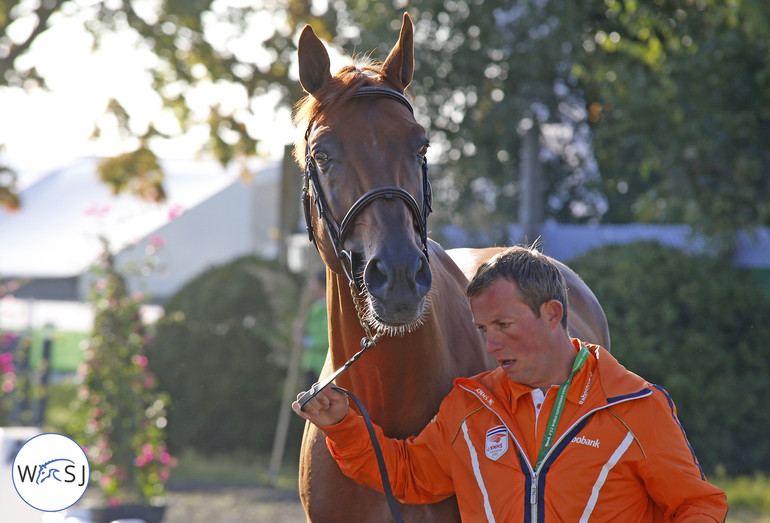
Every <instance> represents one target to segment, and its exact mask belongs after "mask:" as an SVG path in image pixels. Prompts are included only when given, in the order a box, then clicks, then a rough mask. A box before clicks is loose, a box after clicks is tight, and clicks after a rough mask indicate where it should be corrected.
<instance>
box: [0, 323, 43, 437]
mask: <svg viewBox="0 0 770 523" xmlns="http://www.w3.org/2000/svg"><path fill="white" fill-rule="evenodd" d="M30 345H31V340H30V338H29V336H26V335H21V336H20V335H18V334H16V333H14V332H4V331H0V426H3V425H30V424H32V423H33V418H34V412H33V410H32V409H33V403H34V402H35V401H37V400H38V399H39V397H40V393H41V391H40V389H39V387H36V386H35V383H34V382H33V380H32V379H30V378H31V377H32V376H31V372H30V368H29V352H30Z"/></svg>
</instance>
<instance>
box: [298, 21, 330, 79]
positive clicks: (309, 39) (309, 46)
mask: <svg viewBox="0 0 770 523" xmlns="http://www.w3.org/2000/svg"><path fill="white" fill-rule="evenodd" d="M297 54H298V56H299V83H300V84H301V85H302V88H303V89H304V90H305V92H306V93H307V94H315V93H317V92H318V91H319V90H320V89H321V88H322V87H323V86H324V84H325V83H326V82H328V81H329V80H331V78H332V75H331V72H330V71H329V66H330V62H329V53H327V52H326V47H324V44H323V42H321V40H319V39H318V37H317V36H316V34H315V32H314V31H313V28H312V27H310V26H309V25H306V26H305V28H304V29H303V30H302V33H301V34H300V35H299V45H298V46H297Z"/></svg>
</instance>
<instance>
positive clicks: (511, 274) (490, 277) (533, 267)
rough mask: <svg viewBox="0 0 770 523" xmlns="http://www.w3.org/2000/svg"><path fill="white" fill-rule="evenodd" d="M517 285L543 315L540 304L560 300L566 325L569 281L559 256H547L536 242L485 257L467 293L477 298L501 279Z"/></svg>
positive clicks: (535, 310) (534, 309)
mask: <svg viewBox="0 0 770 523" xmlns="http://www.w3.org/2000/svg"><path fill="white" fill-rule="evenodd" d="M501 278H502V279H506V280H508V281H511V282H513V283H515V284H516V285H517V286H518V291H519V295H520V297H521V299H522V300H523V301H524V303H526V304H527V305H529V308H530V309H532V311H533V312H534V313H535V316H536V317H538V318H539V317H540V306H541V305H542V304H544V303H545V302H547V301H549V300H558V301H560V302H561V304H562V307H563V309H564V314H563V315H562V318H561V324H562V326H563V327H564V328H565V329H566V328H567V309H568V303H567V282H566V280H565V279H564V274H562V272H561V269H559V266H558V265H557V263H556V260H554V259H553V258H551V257H550V256H546V255H545V254H543V253H542V252H540V251H539V250H537V246H536V245H531V246H525V245H516V246H513V247H510V248H508V249H506V250H504V251H502V252H500V253H498V254H496V255H494V256H492V257H491V258H490V259H488V260H487V261H485V262H484V263H482V264H481V266H480V267H479V268H478V270H477V271H476V275H475V276H474V277H473V279H472V280H471V282H470V283H469V284H468V288H467V290H466V294H467V296H468V298H474V297H476V296H478V295H479V294H481V293H482V292H484V291H485V290H486V289H487V288H489V287H490V286H491V285H492V284H493V283H494V282H496V281H497V280H499V279H501Z"/></svg>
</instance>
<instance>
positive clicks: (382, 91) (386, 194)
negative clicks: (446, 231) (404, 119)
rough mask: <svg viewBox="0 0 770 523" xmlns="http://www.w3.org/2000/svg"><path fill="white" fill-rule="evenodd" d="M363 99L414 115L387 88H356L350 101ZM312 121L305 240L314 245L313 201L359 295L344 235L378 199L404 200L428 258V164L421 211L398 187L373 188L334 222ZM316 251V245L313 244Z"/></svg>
mask: <svg viewBox="0 0 770 523" xmlns="http://www.w3.org/2000/svg"><path fill="white" fill-rule="evenodd" d="M362 97H386V98H390V99H392V100H396V101H397V102H399V103H401V104H402V105H404V106H405V107H406V108H408V109H409V112H411V113H412V114H413V115H414V109H413V108H412V104H410V103H409V100H407V99H406V97H405V96H404V95H403V94H401V93H399V92H398V91H394V90H393V89H388V88H386V87H378V86H363V87H359V88H358V89H357V90H356V91H355V93H354V94H353V98H362ZM314 123H315V121H314V120H311V121H310V122H309V123H308V126H307V130H306V131H305V174H304V186H303V188H302V207H303V209H304V212H305V224H306V227H307V232H308V237H309V238H310V241H311V242H315V236H314V231H313V223H312V218H311V216H310V205H311V199H314V200H315V205H316V210H317V211H318V215H319V216H320V217H321V219H322V220H323V221H324V225H325V226H326V231H327V233H328V234H329V238H330V239H331V242H332V246H333V247H334V252H335V254H336V255H337V257H338V258H339V259H340V262H341V264H342V269H343V270H344V271H345V275H346V276H347V277H348V280H350V281H351V282H352V283H353V284H354V285H355V286H356V288H357V289H358V291H359V292H361V290H362V289H361V285H360V284H359V282H358V281H357V280H356V278H355V271H354V266H353V256H352V253H351V252H350V251H348V250H346V249H345V248H344V241H345V235H346V234H347V232H348V228H349V227H350V224H351V223H353V220H354V219H355V217H356V216H357V215H358V214H359V213H360V212H361V211H362V210H363V209H364V207H366V206H367V205H369V204H370V203H372V202H373V201H374V200H376V199H378V198H393V197H396V198H400V199H401V200H403V201H404V202H405V203H406V205H407V207H409V210H410V211H411V213H412V216H413V217H414V222H415V224H416V225H417V227H418V229H419V231H420V238H421V240H422V251H423V253H424V254H425V258H426V259H427V258H428V215H429V214H430V213H431V212H432V210H433V208H432V200H433V194H432V190H431V186H430V181H428V162H427V161H426V160H425V158H424V157H423V158H422V159H421V161H422V209H421V208H420V205H419V204H418V203H417V200H416V199H415V197H414V196H412V195H411V194H410V193H409V192H408V191H406V190H404V189H402V188H401V187H395V186H384V187H376V188H374V189H372V190H370V191H368V192H366V193H365V194H364V195H363V196H361V197H360V198H358V200H356V202H355V203H354V204H353V205H352V207H350V209H349V210H348V212H347V213H345V216H344V217H343V218H342V221H341V222H339V221H337V220H336V219H335V218H334V216H333V215H332V213H331V210H330V209H329V204H328V202H327V200H326V197H325V196H324V193H323V190H322V189H321V184H320V182H319V179H318V165H317V164H316V161H315V159H314V158H313V156H312V155H311V153H310V141H309V138H310V132H311V130H312V128H313V124H314ZM311 187H312V192H313V196H311V194H310V188H311ZM316 247H318V244H317V243H316Z"/></svg>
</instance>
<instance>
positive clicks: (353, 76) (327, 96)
mask: <svg viewBox="0 0 770 523" xmlns="http://www.w3.org/2000/svg"><path fill="white" fill-rule="evenodd" d="M383 78H384V72H383V69H382V66H381V65H380V64H375V63H368V64H359V65H346V66H344V67H342V68H341V69H340V70H339V71H338V72H337V74H335V75H334V76H333V77H332V80H331V81H330V82H328V83H327V85H325V86H323V87H322V88H321V90H320V91H319V92H317V93H316V94H315V95H312V94H308V95H306V96H304V97H303V98H302V99H300V101H299V102H297V104H296V105H295V107H294V115H293V118H292V120H293V122H294V125H295V127H297V129H303V130H304V129H305V128H306V127H307V125H309V124H310V123H311V122H313V121H315V120H317V119H318V118H319V116H320V115H321V113H323V112H325V111H330V110H332V109H334V107H336V106H337V105H339V104H341V103H342V102H344V101H345V100H348V99H349V98H350V97H351V96H353V94H355V92H356V91H357V90H358V89H359V88H361V87H363V86H368V85H381V84H382V81H383ZM294 158H295V159H296V161H297V163H299V165H300V166H301V167H303V168H304V167H305V136H304V134H303V135H302V136H301V137H300V138H298V139H297V140H296V141H295V142H294Z"/></svg>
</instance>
